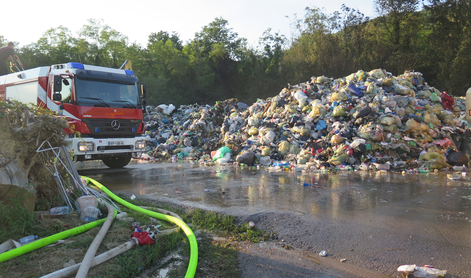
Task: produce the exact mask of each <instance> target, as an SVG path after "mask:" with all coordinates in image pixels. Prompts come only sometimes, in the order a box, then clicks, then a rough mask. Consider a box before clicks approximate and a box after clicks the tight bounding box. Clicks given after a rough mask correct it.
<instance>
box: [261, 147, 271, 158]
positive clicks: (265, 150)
mask: <svg viewBox="0 0 471 278" xmlns="http://www.w3.org/2000/svg"><path fill="white" fill-rule="evenodd" d="M260 151H261V155H262V156H268V155H270V154H271V152H272V149H271V148H270V147H267V146H262V147H260Z"/></svg>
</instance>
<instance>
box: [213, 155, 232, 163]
mask: <svg viewBox="0 0 471 278" xmlns="http://www.w3.org/2000/svg"><path fill="white" fill-rule="evenodd" d="M229 160H231V153H230V152H229V153H226V154H225V155H224V157H222V158H219V159H217V160H216V163H218V164H223V163H228V162H229Z"/></svg>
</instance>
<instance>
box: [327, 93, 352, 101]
mask: <svg viewBox="0 0 471 278" xmlns="http://www.w3.org/2000/svg"><path fill="white" fill-rule="evenodd" d="M347 99H348V96H347V94H346V93H345V92H344V91H338V92H335V93H333V94H332V97H331V99H330V100H331V101H342V100H347Z"/></svg>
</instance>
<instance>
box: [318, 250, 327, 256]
mask: <svg viewBox="0 0 471 278" xmlns="http://www.w3.org/2000/svg"><path fill="white" fill-rule="evenodd" d="M319 256H321V257H327V251H325V250H322V251H321V252H320V253H319Z"/></svg>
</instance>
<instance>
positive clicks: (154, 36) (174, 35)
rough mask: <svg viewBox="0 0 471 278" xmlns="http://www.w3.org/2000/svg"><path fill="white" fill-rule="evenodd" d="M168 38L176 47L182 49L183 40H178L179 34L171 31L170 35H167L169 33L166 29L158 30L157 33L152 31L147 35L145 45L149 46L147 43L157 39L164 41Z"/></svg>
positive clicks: (149, 43)
mask: <svg viewBox="0 0 471 278" xmlns="http://www.w3.org/2000/svg"><path fill="white" fill-rule="evenodd" d="M168 40H171V41H172V42H173V45H174V46H175V48H176V49H178V50H180V51H181V50H183V42H182V41H181V40H180V36H179V35H178V33H177V32H172V35H169V33H168V32H166V31H159V32H158V33H154V32H152V33H150V35H149V40H148V44H147V46H148V47H149V45H151V44H153V43H155V42H158V41H163V42H164V43H165V42H167V41H168Z"/></svg>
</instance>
